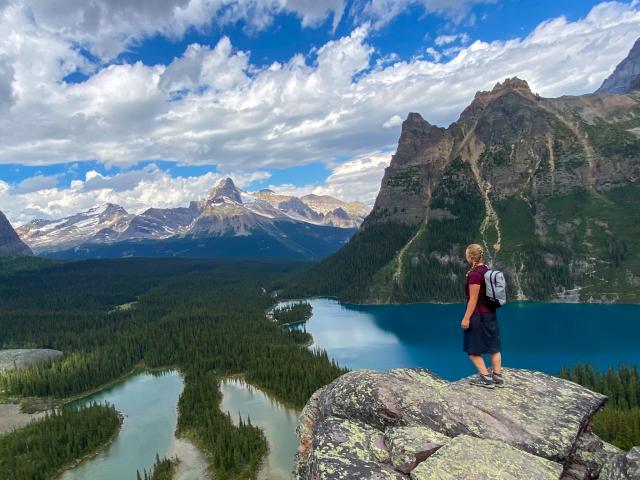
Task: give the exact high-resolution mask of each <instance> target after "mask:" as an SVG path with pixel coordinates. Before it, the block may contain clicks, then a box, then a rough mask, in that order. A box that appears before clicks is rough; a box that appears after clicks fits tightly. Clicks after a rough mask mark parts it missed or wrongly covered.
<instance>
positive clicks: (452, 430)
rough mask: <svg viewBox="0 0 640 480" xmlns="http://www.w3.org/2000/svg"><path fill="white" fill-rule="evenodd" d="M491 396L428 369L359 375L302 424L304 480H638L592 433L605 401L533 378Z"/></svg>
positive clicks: (526, 375)
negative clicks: (444, 378)
mask: <svg viewBox="0 0 640 480" xmlns="http://www.w3.org/2000/svg"><path fill="white" fill-rule="evenodd" d="M505 379H506V381H507V386H506V387H505V388H502V389H495V390H486V389H483V388H481V387H476V386H473V385H470V384H469V383H468V379H463V380H460V381H457V382H448V381H446V380H443V379H441V378H439V377H437V376H435V375H433V374H432V373H430V372H429V371H427V370H423V369H396V370H391V371H389V372H388V373H380V372H374V371H369V370H361V371H354V372H350V373H347V374H345V375H343V376H342V377H340V378H338V379H336V380H335V381H334V382H333V383H331V384H329V385H327V386H325V387H323V388H321V389H320V390H318V391H317V392H316V393H315V394H314V395H313V396H312V397H311V398H310V399H309V402H308V403H307V405H306V406H305V408H304V410H303V412H302V415H301V417H300V420H299V424H298V428H297V434H298V436H299V438H300V448H299V453H298V454H297V456H296V462H295V470H294V476H295V478H296V479H297V480H334V479H335V480H338V479H354V480H355V479H358V480H366V479H371V480H373V479H376V480H383V479H390V480H391V479H393V480H402V479H412V480H449V479H450V480H462V479H464V480H485V479H491V480H501V479H531V480H551V479H554V480H560V479H562V480H595V479H601V480H614V479H615V480H631V479H638V478H640V449H639V448H634V449H632V450H631V451H630V452H628V453H625V452H623V451H621V450H619V449H617V448H616V447H613V446H611V445H609V444H606V443H605V442H603V441H602V440H600V439H599V438H598V437H597V436H596V435H594V434H593V433H592V432H591V429H590V426H589V425H590V421H591V418H592V417H593V415H594V414H595V413H596V412H597V411H598V410H599V409H600V408H601V407H602V405H603V404H604V402H605V400H606V397H604V396H602V395H600V394H597V393H594V392H592V391H590V390H587V389H585V388H583V387H581V386H579V385H577V384H574V383H572V382H568V381H566V380H562V379H559V378H555V377H551V376H547V375H544V374H541V373H538V372H532V371H527V370H515V369H509V370H505Z"/></svg>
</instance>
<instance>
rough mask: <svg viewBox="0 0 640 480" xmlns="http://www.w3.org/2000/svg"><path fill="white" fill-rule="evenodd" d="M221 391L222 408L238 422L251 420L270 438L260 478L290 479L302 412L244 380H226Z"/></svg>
mask: <svg viewBox="0 0 640 480" xmlns="http://www.w3.org/2000/svg"><path fill="white" fill-rule="evenodd" d="M220 390H221V391H222V395H223V397H222V404H221V405H220V408H221V409H222V410H223V411H225V412H229V413H230V414H231V418H232V419H233V420H234V421H235V422H236V423H237V421H238V414H239V415H241V416H242V418H243V419H244V420H246V419H247V418H249V419H251V423H252V424H253V425H256V426H258V427H260V428H261V429H262V431H263V432H264V434H265V437H266V438H267V442H268V443H269V453H268V454H267V458H266V459H265V465H264V469H263V471H262V472H261V473H262V475H261V477H263V478H265V479H268V480H289V479H290V478H291V470H292V469H293V456H294V454H295V453H296V450H297V449H298V445H299V441H298V437H296V434H295V430H296V424H297V422H298V415H299V414H300V413H299V412H297V411H296V410H293V409H291V408H288V407H285V406H284V405H282V404H281V403H280V402H278V401H277V400H274V399H273V398H271V397H269V396H268V395H267V394H266V393H264V392H262V391H261V390H259V389H257V388H255V387H252V386H251V385H247V384H246V383H245V382H243V381H241V380H236V379H230V380H226V381H224V382H222V384H221V385H220Z"/></svg>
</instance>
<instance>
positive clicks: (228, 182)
mask: <svg viewBox="0 0 640 480" xmlns="http://www.w3.org/2000/svg"><path fill="white" fill-rule="evenodd" d="M225 197H226V198H228V199H230V200H233V201H234V202H236V203H242V195H241V192H240V190H239V189H238V188H237V187H236V185H235V184H234V183H233V180H232V179H231V178H229V177H227V178H224V179H222V180H220V182H218V184H217V185H216V186H215V187H214V188H213V190H212V191H211V193H210V194H209V196H208V197H207V200H208V201H210V202H215V201H223V200H224V198H225Z"/></svg>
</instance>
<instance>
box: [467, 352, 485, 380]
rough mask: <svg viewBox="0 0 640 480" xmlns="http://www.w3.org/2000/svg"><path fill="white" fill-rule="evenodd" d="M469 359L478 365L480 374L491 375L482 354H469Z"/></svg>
mask: <svg viewBox="0 0 640 480" xmlns="http://www.w3.org/2000/svg"><path fill="white" fill-rule="evenodd" d="M469 359H470V360H471V361H472V362H473V364H474V365H475V366H476V368H477V369H478V373H479V374H481V375H489V370H487V365H486V364H485V363H484V358H482V355H469Z"/></svg>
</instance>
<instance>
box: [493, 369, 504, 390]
mask: <svg viewBox="0 0 640 480" xmlns="http://www.w3.org/2000/svg"><path fill="white" fill-rule="evenodd" d="M491 379H492V380H493V383H495V384H496V387H504V377H503V376H502V374H501V373H496V372H491Z"/></svg>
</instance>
